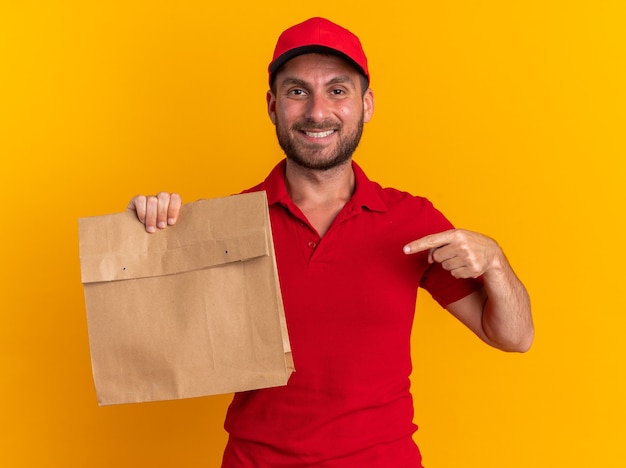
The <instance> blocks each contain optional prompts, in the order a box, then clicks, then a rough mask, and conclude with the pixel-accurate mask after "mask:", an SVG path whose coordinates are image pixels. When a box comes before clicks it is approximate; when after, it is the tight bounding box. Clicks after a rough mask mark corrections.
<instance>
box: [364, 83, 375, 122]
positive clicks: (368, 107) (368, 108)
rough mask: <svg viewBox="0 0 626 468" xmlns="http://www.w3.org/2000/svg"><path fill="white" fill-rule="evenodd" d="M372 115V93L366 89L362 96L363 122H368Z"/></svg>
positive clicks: (370, 89) (369, 89)
mask: <svg viewBox="0 0 626 468" xmlns="http://www.w3.org/2000/svg"><path fill="white" fill-rule="evenodd" d="M373 114H374V91H372V88H367V91H365V94H364V95H363V122H369V121H370V119H371V118H372V115H373Z"/></svg>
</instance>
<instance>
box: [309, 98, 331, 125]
mask: <svg viewBox="0 0 626 468" xmlns="http://www.w3.org/2000/svg"><path fill="white" fill-rule="evenodd" d="M330 114H331V112H330V106H329V103H328V100H327V99H326V97H325V96H324V95H323V94H320V93H311V94H310V96H309V99H308V101H307V107H306V117H307V118H308V119H309V120H311V121H314V122H322V121H324V120H328V118H329V116H330Z"/></svg>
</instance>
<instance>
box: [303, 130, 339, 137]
mask: <svg viewBox="0 0 626 468" xmlns="http://www.w3.org/2000/svg"><path fill="white" fill-rule="evenodd" d="M333 132H334V130H327V131H325V132H304V133H306V135H307V136H310V137H311V138H324V137H327V136H328V135H332V134H333Z"/></svg>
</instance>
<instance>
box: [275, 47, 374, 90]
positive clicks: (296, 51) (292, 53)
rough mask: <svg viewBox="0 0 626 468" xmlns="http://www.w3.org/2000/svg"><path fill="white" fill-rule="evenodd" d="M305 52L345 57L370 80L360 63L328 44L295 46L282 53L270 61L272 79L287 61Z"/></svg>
mask: <svg viewBox="0 0 626 468" xmlns="http://www.w3.org/2000/svg"><path fill="white" fill-rule="evenodd" d="M304 54H331V55H337V56H338V57H341V58H342V59H344V60H345V61H347V62H348V63H350V64H351V65H352V66H353V67H354V68H356V69H357V71H358V72H359V73H360V74H361V75H363V76H364V77H365V78H367V81H368V82H369V76H367V73H365V70H363V68H361V66H360V65H359V64H358V63H356V62H355V61H354V60H352V59H351V58H350V57H348V56H347V55H346V54H344V53H343V52H340V51H338V50H337V49H333V48H332V47H326V46H322V45H307V46H302V47H295V48H293V49H291V50H288V51H287V52H285V53H284V54H282V55H280V56H279V57H277V58H276V60H274V61H273V62H272V63H270V66H269V72H270V81H273V80H274V74H275V73H276V72H277V71H278V69H279V68H280V67H282V66H283V65H284V64H285V63H287V62H288V61H289V60H291V59H292V58H294V57H297V56H298V55H304Z"/></svg>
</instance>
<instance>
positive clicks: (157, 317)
mask: <svg viewBox="0 0 626 468" xmlns="http://www.w3.org/2000/svg"><path fill="white" fill-rule="evenodd" d="M79 244H80V264H81V276H82V282H83V285H84V292H85V304H86V310H87V326H88V331H89V346H90V350H91V361H92V370H93V377H94V383H95V387H96V395H97V398H98V404H100V405H112V404H121V403H135V402H144V401H155V400H169V399H178V398H191V397H198V396H206V395H214V394H221V393H230V392H238V391H244V390H253V389H259V388H266V387H273V386H280V385H285V384H286V383H287V380H288V378H289V376H290V374H291V372H292V371H293V370H294V368H293V360H292V357H291V349H290V344H289V338H288V335H287V327H286V323H285V316H284V310H283V304H282V298H281V294H280V286H279V282H278V276H277V270H276V259H275V255H274V246H273V242H272V231H271V227H270V221H269V212H268V207H267V198H266V195H265V192H255V193H249V194H242V195H233V196H230V197H224V198H216V199H211V200H202V201H197V202H194V203H189V204H186V205H183V207H182V208H181V216H180V221H179V222H178V223H177V224H176V225H174V226H171V227H168V228H167V229H163V230H157V232H155V233H153V234H147V233H146V232H145V230H144V227H143V225H142V224H141V223H139V222H138V221H137V219H136V217H135V215H134V213H131V212H124V213H117V214H112V215H106V216H96V217H90V218H81V219H79Z"/></svg>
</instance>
